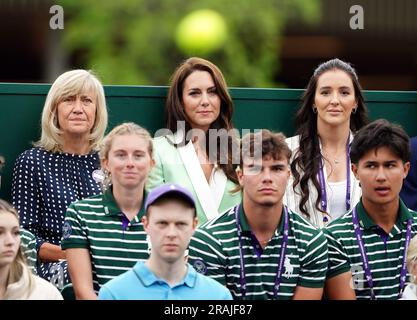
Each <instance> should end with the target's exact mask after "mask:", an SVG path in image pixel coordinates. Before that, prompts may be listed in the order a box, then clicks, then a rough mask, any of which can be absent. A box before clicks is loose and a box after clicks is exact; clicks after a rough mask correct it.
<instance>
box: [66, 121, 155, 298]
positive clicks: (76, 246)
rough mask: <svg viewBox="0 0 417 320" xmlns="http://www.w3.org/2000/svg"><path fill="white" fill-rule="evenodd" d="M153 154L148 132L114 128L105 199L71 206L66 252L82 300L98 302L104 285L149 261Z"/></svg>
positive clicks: (107, 144)
mask: <svg viewBox="0 0 417 320" xmlns="http://www.w3.org/2000/svg"><path fill="white" fill-rule="evenodd" d="M152 152H153V146H152V138H151V136H150V134H149V132H148V131H146V130H145V129H143V128H142V127H140V126H138V125H137V124H134V123H123V124H121V125H119V126H117V127H115V128H114V129H112V130H111V131H110V133H109V134H108V135H107V136H106V137H105V138H104V140H103V146H102V148H101V149H100V160H101V167H102V170H103V171H104V177H103V178H104V179H103V181H102V183H103V193H102V194H99V195H97V196H93V197H89V198H86V199H83V200H80V201H77V202H74V203H72V204H71V205H70V206H69V208H68V210H67V213H66V217H65V223H64V228H63V230H64V231H63V238H62V242H61V247H62V248H63V249H64V250H65V252H66V256H67V259H68V268H69V272H70V275H71V280H72V285H73V288H74V293H75V296H76V298H77V299H88V300H91V299H97V293H98V291H99V289H100V287H101V286H102V285H103V284H105V283H106V282H107V281H109V280H111V279H113V278H114V277H116V276H118V275H120V274H121V273H123V272H125V271H128V270H129V269H131V268H132V267H133V266H134V265H135V264H136V262H138V261H139V260H146V259H147V258H148V256H149V250H150V246H149V245H148V241H147V237H146V233H145V230H144V228H143V224H142V222H141V218H142V217H143V215H144V203H145V200H146V192H145V182H146V179H147V176H148V173H149V171H150V170H151V168H152V167H153V165H154V161H153V159H152Z"/></svg>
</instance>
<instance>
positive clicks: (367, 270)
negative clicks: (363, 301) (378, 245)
mask: <svg viewBox="0 0 417 320" xmlns="http://www.w3.org/2000/svg"><path fill="white" fill-rule="evenodd" d="M352 222H353V229H354V230H355V235H356V239H357V241H358V244H359V251H360V254H361V257H362V262H363V266H364V268H365V277H366V281H367V282H368V286H369V289H370V290H371V300H376V296H375V292H374V282H373V279H372V273H371V267H370V266H369V261H368V257H367V255H366V249H365V243H364V242H363V238H362V231H361V229H360V226H359V218H358V215H357V213H356V207H355V208H354V209H353V211H352ZM411 225H412V219H408V220H407V232H406V234H405V245H404V253H403V264H402V266H401V273H400V292H399V294H398V298H401V297H402V295H403V290H404V287H405V281H406V278H407V250H408V246H409V245H410V241H411Z"/></svg>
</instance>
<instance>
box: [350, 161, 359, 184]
mask: <svg viewBox="0 0 417 320" xmlns="http://www.w3.org/2000/svg"><path fill="white" fill-rule="evenodd" d="M351 169H352V172H353V174H354V175H355V178H356V180H359V178H358V166H357V165H356V164H355V163H352V164H351Z"/></svg>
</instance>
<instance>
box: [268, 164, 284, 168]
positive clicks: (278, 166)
mask: <svg viewBox="0 0 417 320" xmlns="http://www.w3.org/2000/svg"><path fill="white" fill-rule="evenodd" d="M271 167H272V168H285V165H284V164H273V165H272V166H271Z"/></svg>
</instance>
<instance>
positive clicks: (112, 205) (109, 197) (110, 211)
mask: <svg viewBox="0 0 417 320" xmlns="http://www.w3.org/2000/svg"><path fill="white" fill-rule="evenodd" d="M146 197H147V192H146V191H145V190H144V191H143V198H142V199H143V200H142V207H141V208H140V211H139V214H138V215H137V216H136V218H137V219H138V220H139V221H140V219H141V218H142V217H143V215H144V214H145V202H146ZM103 205H104V212H105V214H106V215H109V216H117V215H119V214H120V213H122V210H120V208H119V206H118V205H117V202H116V200H115V199H114V196H113V186H110V188H108V189H107V190H106V191H104V193H103Z"/></svg>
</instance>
